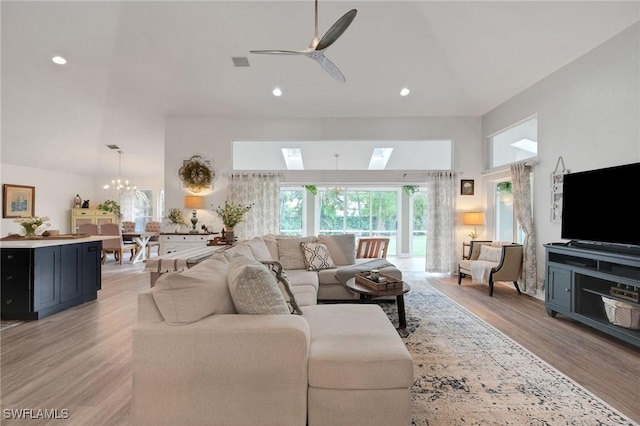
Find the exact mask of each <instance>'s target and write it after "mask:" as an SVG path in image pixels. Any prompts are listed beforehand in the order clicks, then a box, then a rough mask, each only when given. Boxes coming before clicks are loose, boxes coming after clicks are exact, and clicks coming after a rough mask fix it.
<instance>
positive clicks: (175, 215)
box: [167, 208, 187, 232]
mask: <svg viewBox="0 0 640 426" xmlns="http://www.w3.org/2000/svg"><path fill="white" fill-rule="evenodd" d="M167 220H168V221H169V224H171V225H174V226H175V232H178V231H179V230H180V228H181V227H182V226H187V222H186V221H185V220H184V215H183V214H182V210H180V209H178V208H171V209H169V214H168V215H167Z"/></svg>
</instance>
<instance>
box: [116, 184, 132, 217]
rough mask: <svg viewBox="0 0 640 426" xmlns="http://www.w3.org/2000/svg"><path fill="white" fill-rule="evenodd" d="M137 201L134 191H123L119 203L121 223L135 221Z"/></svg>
mask: <svg viewBox="0 0 640 426" xmlns="http://www.w3.org/2000/svg"><path fill="white" fill-rule="evenodd" d="M135 199H136V197H135V192H134V191H122V193H121V194H120V196H119V201H118V203H119V204H120V214H122V219H120V220H121V221H123V220H127V221H130V222H134V221H135V219H136V218H135Z"/></svg>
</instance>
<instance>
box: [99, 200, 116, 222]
mask: <svg viewBox="0 0 640 426" xmlns="http://www.w3.org/2000/svg"><path fill="white" fill-rule="evenodd" d="M98 210H102V211H103V212H109V213H113V214H115V215H116V217H117V218H118V219H120V218H122V214H121V213H120V204H118V202H117V201H113V200H107V201H105V202H104V203H102V204H98Z"/></svg>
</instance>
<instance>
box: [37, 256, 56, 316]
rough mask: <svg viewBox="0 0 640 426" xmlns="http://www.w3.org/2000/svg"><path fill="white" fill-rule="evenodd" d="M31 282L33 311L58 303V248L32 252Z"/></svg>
mask: <svg viewBox="0 0 640 426" xmlns="http://www.w3.org/2000/svg"><path fill="white" fill-rule="evenodd" d="M33 280H34V285H33V310H34V311H39V310H41V309H45V308H49V307H51V306H55V305H57V304H59V303H60V246H56V247H42V248H38V249H35V250H34V254H33Z"/></svg>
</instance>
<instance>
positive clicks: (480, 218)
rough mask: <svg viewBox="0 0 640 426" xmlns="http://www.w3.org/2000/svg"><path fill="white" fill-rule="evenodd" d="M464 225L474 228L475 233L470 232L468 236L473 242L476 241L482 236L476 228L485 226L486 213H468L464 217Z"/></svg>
mask: <svg viewBox="0 0 640 426" xmlns="http://www.w3.org/2000/svg"><path fill="white" fill-rule="evenodd" d="M462 223H463V224H465V225H469V226H473V232H470V233H469V234H467V235H469V237H471V239H472V240H475V239H476V238H478V235H480V234H478V230H477V229H476V226H478V225H484V223H485V217H484V212H466V213H465V214H464V216H463V217H462Z"/></svg>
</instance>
